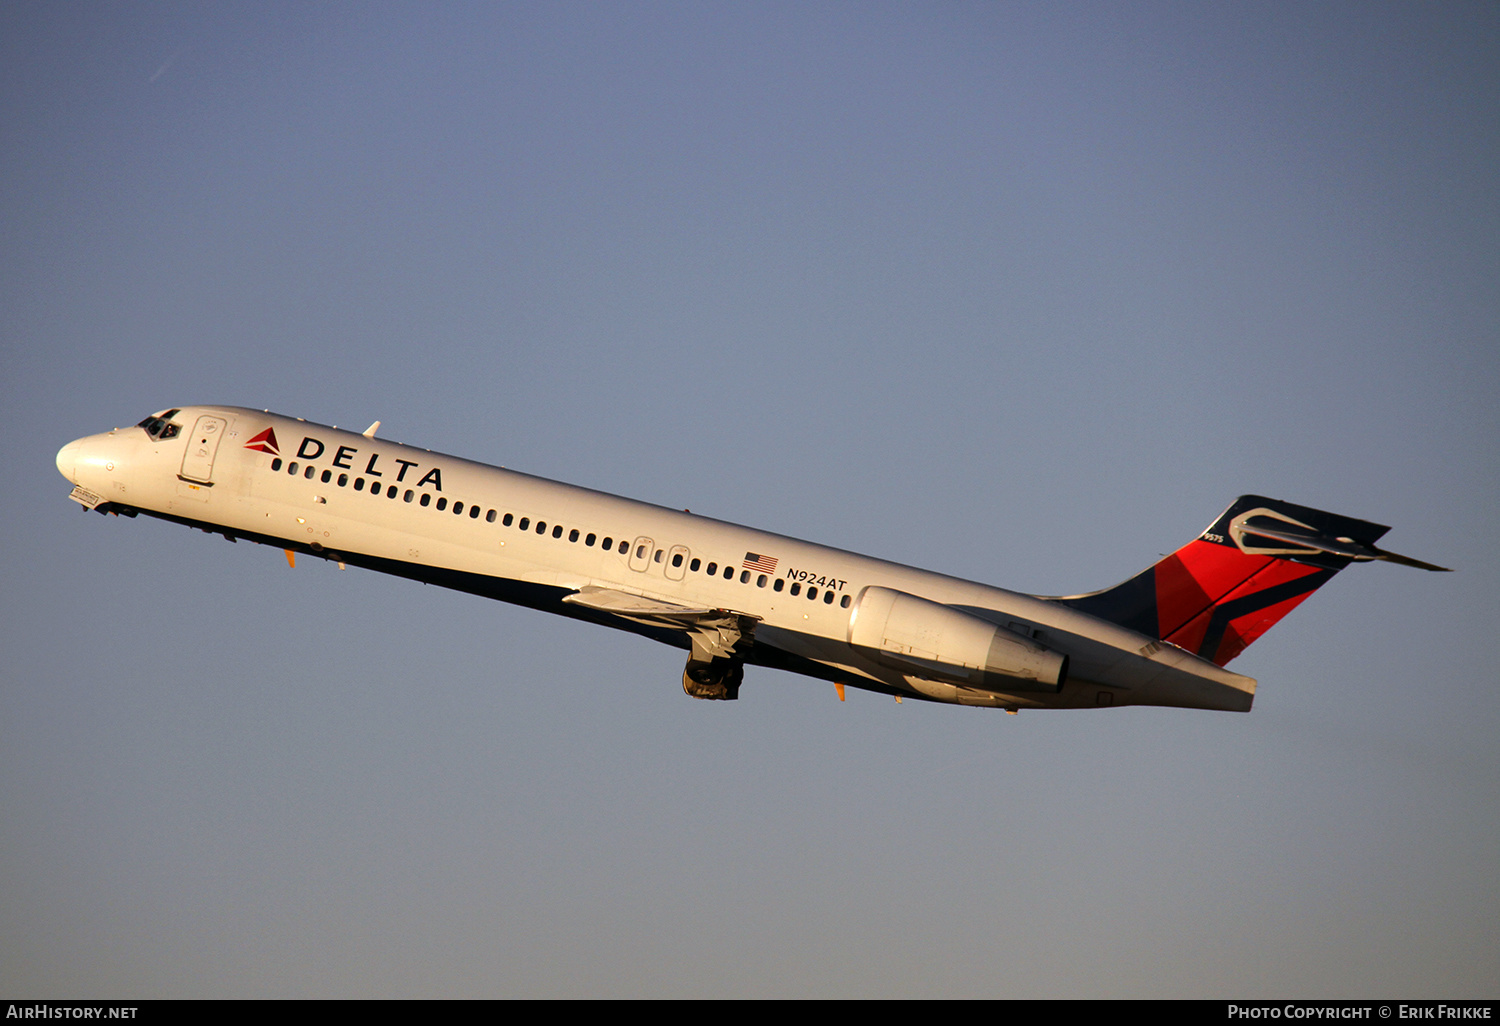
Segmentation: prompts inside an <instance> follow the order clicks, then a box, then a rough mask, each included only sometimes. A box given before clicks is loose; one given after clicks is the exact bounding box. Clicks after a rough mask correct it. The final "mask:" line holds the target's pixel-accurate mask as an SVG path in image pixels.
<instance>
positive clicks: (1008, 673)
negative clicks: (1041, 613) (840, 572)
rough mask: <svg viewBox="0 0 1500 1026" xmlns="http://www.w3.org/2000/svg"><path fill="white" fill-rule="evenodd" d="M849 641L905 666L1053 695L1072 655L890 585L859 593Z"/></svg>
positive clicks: (978, 684) (936, 676)
mask: <svg viewBox="0 0 1500 1026" xmlns="http://www.w3.org/2000/svg"><path fill="white" fill-rule="evenodd" d="M849 644H850V645H852V646H854V647H855V648H856V649H860V650H862V651H863V652H864V653H865V654H866V655H872V656H873V657H874V658H875V659H876V660H877V661H878V662H880V663H881V664H882V665H884V666H889V667H891V668H892V669H895V670H899V671H901V672H902V673H907V674H913V675H915V676H918V677H925V678H929V679H933V680H940V681H947V682H949V683H952V684H959V685H962V686H964V687H970V688H978V689H980V690H982V691H994V692H1001V693H1004V694H1014V693H1016V692H1021V691H1044V692H1047V693H1050V694H1056V693H1057V692H1059V691H1061V690H1062V685H1063V680H1064V678H1065V677H1066V676H1067V672H1068V657H1067V656H1065V655H1061V654H1059V653H1057V652H1053V651H1052V650H1051V649H1048V648H1047V647H1045V646H1043V645H1040V644H1038V643H1037V642H1036V641H1033V640H1032V639H1031V638H1028V637H1026V636H1024V635H1022V634H1018V633H1016V632H1015V631H1010V630H1006V629H1005V628H1004V627H1000V626H998V625H996V624H993V623H990V622H989V621H988V620H982V619H980V618H979V617H977V616H974V615H972V614H970V613H965V612H962V611H960V610H957V609H954V608H953V607H952V606H945V605H942V604H940V603H937V602H929V601H928V600H927V599H924V598H918V597H917V596H915V595H908V594H907V593H906V592H903V591H893V590H892V589H890V588H879V587H868V588H865V589H864V590H863V591H861V592H860V595H859V600H858V601H857V602H855V604H854V611H853V612H852V613H851V614H850V616H849Z"/></svg>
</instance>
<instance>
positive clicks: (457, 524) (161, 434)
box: [57, 406, 1443, 712]
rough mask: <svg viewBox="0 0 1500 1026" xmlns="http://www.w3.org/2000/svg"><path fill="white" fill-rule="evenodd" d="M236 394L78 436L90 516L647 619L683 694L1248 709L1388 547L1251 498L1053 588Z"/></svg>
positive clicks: (623, 623) (74, 445)
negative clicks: (792, 685) (1005, 584)
mask: <svg viewBox="0 0 1500 1026" xmlns="http://www.w3.org/2000/svg"><path fill="white" fill-rule="evenodd" d="M378 427H379V422H378V421H377V422H376V423H375V424H372V425H371V426H370V428H369V430H367V431H365V432H364V433H362V434H356V433H354V432H350V431H340V430H338V429H337V428H332V427H326V426H324V425H321V424H313V423H310V422H308V421H304V420H300V419H293V418H289V417H281V416H277V415H276V414H273V413H268V412H261V411H258V410H248V409H241V408H239V407H233V406H193V407H180V408H176V409H170V410H164V411H162V412H160V413H157V414H154V415H152V416H150V417H147V418H146V419H145V420H143V421H141V422H140V423H139V424H137V425H136V426H135V427H132V428H117V429H115V430H113V431H110V432H109V433H107V434H101V435H91V436H90V437H88V438H81V439H79V440H78V441H76V442H70V443H69V444H67V445H65V446H63V448H62V451H61V452H59V453H58V454H57V466H58V469H59V470H61V471H62V474H63V476H64V477H66V478H67V479H68V480H69V481H71V482H72V483H73V485H74V488H73V492H72V495H71V496H70V497H71V498H72V499H74V500H75V501H77V502H79V503H82V504H83V506H84V507H86V508H87V509H92V510H97V511H98V512H101V513H115V514H120V515H124V516H129V517H134V516H136V515H137V514H140V513H145V514H146V515H148V516H152V517H157V518H159V519H162V520H168V521H171V522H173V523H178V524H185V525H187V526H189V527H198V528H201V529H203V530H205V531H209V532H212V533H215V534H222V535H223V536H224V537H225V538H228V539H229V540H230V541H235V540H238V539H240V538H245V539H248V540H250V541H255V542H259V543H261V544H265V545H273V546H276V547H277V548H280V549H284V550H285V552H286V557H287V560H288V562H291V563H293V564H294V565H295V559H296V556H297V554H302V555H305V556H316V557H319V558H322V559H326V560H332V561H335V562H337V563H338V564H339V565H340V566H344V565H346V564H347V565H352V566H359V567H366V568H368V569H371V570H379V571H383V572H384V573H389V574H396V575H397V576H400V577H409V578H411V579H413V580H418V581H425V582H427V583H429V584H438V585H442V586H443V587H446V588H454V589H457V590H459V591H466V592H470V593H472V594H475V595H484V596H487V597H489V598H496V599H502V600H504V601H506V602H514V603H517V604H519V605H524V606H531V607H533V608H536V609H544V610H547V611H548V612H553V613H561V614H563V615H565V616H571V617H575V618H577V619H580V620H588V621H592V622H594V623H600V624H605V625H607V626H610V627H616V628H619V629H622V630H627V631H632V632H634V633H636V634H643V635H645V636H646V637H649V638H654V639H655V640H657V641H661V642H665V643H666V644H669V645H674V646H676V647H678V648H682V649H686V650H687V651H688V658H687V665H686V667H685V668H684V670H683V675H682V686H683V689H684V690H685V691H686V692H687V693H688V694H689V695H692V696H694V697H695V698H715V699H733V698H737V697H738V696H739V690H740V683H741V681H742V680H743V678H744V672H745V666H746V664H751V665H755V666H768V667H774V668H777V669H782V670H789V671H791V672H794V673H801V674H806V675H807V676H809V677H816V678H820V679H822V680H826V681H831V682H833V683H834V684H835V685H836V686H837V688H838V692H839V696H840V698H842V697H843V694H844V687H845V686H846V685H847V686H849V687H855V688H862V689H864V690H867V691H874V692H880V693H883V694H888V695H894V696H896V697H897V698H898V699H899V698H903V697H906V698H919V699H927V700H929V701H935V702H951V703H955V704H958V705H977V706H990V707H996V708H1003V709H1006V710H1008V711H1011V712H1015V711H1017V710H1019V709H1023V708H1050V709H1084V708H1087V709H1095V708H1105V707H1111V706H1124V705H1158V706H1179V707H1183V708H1192V709H1227V710H1235V711H1241V712H1243V711H1247V710H1249V708H1250V704H1251V702H1252V701H1253V699H1254V697H1255V681H1254V680H1252V679H1250V678H1249V677H1243V676H1241V675H1239V674H1237V673H1233V672H1231V671H1229V670H1226V669H1224V666H1225V665H1226V664H1227V663H1228V662H1229V661H1230V660H1231V659H1233V658H1234V657H1235V656H1237V655H1239V654H1240V652H1242V651H1243V650H1244V649H1245V647H1246V646H1247V645H1249V644H1250V643H1251V642H1252V641H1254V640H1255V639H1256V638H1258V637H1260V636H1261V635H1262V634H1263V633H1265V631H1266V630H1267V629H1269V628H1270V627H1271V626H1272V625H1273V624H1274V623H1276V621H1277V620H1279V619H1281V618H1282V617H1283V616H1285V615H1286V614H1287V613H1288V612H1290V611H1291V610H1292V609H1293V608H1294V607H1296V605H1297V604H1298V603H1300V602H1301V601H1302V600H1303V599H1305V598H1306V597H1307V596H1308V595H1310V594H1312V592H1313V591H1314V590H1316V589H1317V588H1318V587H1319V586H1320V585H1322V584H1323V583H1324V582H1326V581H1328V580H1329V579H1330V578H1332V577H1333V575H1334V574H1336V573H1338V571H1340V570H1342V569H1343V568H1344V567H1345V566H1348V565H1349V564H1350V563H1354V562H1366V561H1369V560H1386V561H1389V562H1394V563H1402V564H1405V565H1407V566H1415V567H1420V568H1422V569H1426V570H1442V569H1443V568H1442V567H1437V566H1432V565H1431V564H1428V563H1423V562H1420V561H1418V560H1414V559H1408V558H1407V557H1405V556H1398V555H1396V554H1395V553H1391V552H1385V551H1382V550H1381V549H1378V548H1376V547H1375V542H1376V541H1377V540H1379V539H1380V537H1381V536H1382V535H1384V534H1385V532H1386V531H1387V530H1388V528H1386V527H1382V526H1380V525H1379V524H1372V523H1368V522H1367V521H1364V520H1355V519H1353V518H1351V517H1345V516H1339V515H1337V514H1334V513H1325V512H1322V511H1321V510H1316V509H1309V508H1307V507H1304V506H1295V505H1292V504H1291V503H1287V502H1282V501H1280V500H1277V499H1267V498H1263V497H1261V496H1258V495H1245V496H1241V497H1240V498H1238V499H1236V500H1235V501H1234V502H1233V503H1232V504H1231V505H1230V507H1229V508H1228V509H1227V510H1225V511H1224V512H1223V513H1222V514H1221V515H1220V516H1219V517H1218V519H1217V520H1215V521H1214V522H1213V524H1212V525H1211V526H1210V527H1209V528H1208V530H1206V531H1204V532H1203V533H1202V534H1201V535H1199V536H1198V537H1197V538H1195V539H1193V540H1192V541H1190V542H1188V543H1187V544H1186V545H1184V546H1183V547H1182V548H1180V549H1178V550H1177V551H1176V552H1174V553H1172V554H1171V555H1170V556H1167V557H1166V558H1164V559H1162V560H1161V561H1160V562H1158V563H1156V564H1155V565H1154V566H1151V567H1148V568H1147V569H1146V570H1144V571H1142V572H1141V573H1140V574H1138V575H1136V576H1135V577H1133V578H1131V579H1130V580H1128V581H1126V582H1125V583H1123V584H1120V585H1118V586H1116V587H1114V588H1109V589H1106V590H1105V591H1099V592H1094V593H1093V594H1089V595H1075V596H1071V597H1064V598H1048V597H1042V596H1036V595H1024V594H1020V593H1017V592H1012V591H1002V590H1001V589H999V588H992V587H990V586H988V585H984V584H976V583H973V582H971V581H964V580H960V579H958V578H954V577H947V576H944V575H942V574H935V573H930V572H928V571H925V570H917V569H914V568H912V567H908V566H902V565H900V564H897V563H887V562H884V561H882V560H879V559H871V558H869V557H867V556H860V555H856V554H854V553H852V552H844V551H842V550H840V549H832V548H828V547H826V546H822V545H814V544H811V543H810V542H804V541H798V540H796V539H795V538H786V537H782V536H780V535H775V534H768V533H766V532H764V531H756V530H752V529H750V528H747V527H739V526H737V525H734V524H729V523H724V522H723V521H719V520H711V519H709V518H707V517H699V516H694V515H692V514H691V513H688V512H686V511H679V510H674V509H665V508H663V507H661V506H652V505H649V504H647V503H644V502H635V501H633V500H630V499H622V498H618V497H616V496H613V495H606V494H604V493H602V492H596V491H591V490H589V489H587V488H577V487H574V486H572V485H565V484H559V483H558V482H555V481H547V480H543V479H542V478H537V477H531V476H529V475H527V474H521V473H517V472H515V471H511V470H504V469H501V468H499V467H491V466H486V465H484V464H480V463H471V462H469V461H468V460H462V459H458V458H455V457H452V456H444V455H442V454H441V453H434V452H430V451H428V450H426V449H417V448H412V447H410V446H405V445H398V444H396V443H394V442H388V441H386V440H384V439H381V438H377V437H376V429H377V428H378Z"/></svg>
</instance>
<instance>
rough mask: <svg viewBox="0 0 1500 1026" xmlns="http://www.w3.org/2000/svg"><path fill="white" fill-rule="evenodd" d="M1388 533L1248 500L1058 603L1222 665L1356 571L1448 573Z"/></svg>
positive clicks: (1275, 502) (1280, 504)
mask: <svg viewBox="0 0 1500 1026" xmlns="http://www.w3.org/2000/svg"><path fill="white" fill-rule="evenodd" d="M1389 530H1390V528H1389V527H1385V526H1384V525H1381V524H1372V523H1370V522H1369V521H1367V520H1356V519H1354V518H1353V517H1346V516H1341V515H1339V514H1337V513H1328V512H1325V511H1323V510H1318V509H1311V508H1309V507H1307V506H1296V505H1293V504H1292V503H1289V502H1282V501H1281V500H1280V499H1268V498H1266V497H1264V496H1261V495H1242V496H1240V497H1239V498H1238V499H1236V500H1235V501H1234V504H1233V505H1231V506H1230V507H1229V508H1228V509H1227V510H1225V511H1224V513H1223V514H1222V515H1221V516H1220V517H1219V518H1218V519H1217V520H1215V521H1214V523H1213V526H1211V527H1210V528H1209V529H1208V530H1207V531H1204V532H1203V534H1201V535H1199V536H1198V537H1197V538H1195V539H1193V540H1192V541H1190V542H1188V543H1187V544H1186V545H1184V546H1183V547H1182V548H1180V549H1178V550H1177V551H1176V552H1174V553H1172V554H1171V555H1170V556H1167V557H1166V558H1165V559H1163V560H1161V561H1160V562H1159V563H1157V564H1156V565H1155V566H1152V567H1150V568H1148V569H1146V570H1143V571H1142V572H1141V573H1139V574H1137V575H1136V576H1134V577H1132V578H1131V579H1130V580H1128V581H1126V582H1125V583H1123V584H1120V585H1117V586H1115V587H1113V588H1109V589H1106V590H1104V591H1098V592H1094V593H1093V594H1091V595H1076V596H1072V597H1069V598H1063V599H1059V600H1058V601H1060V602H1061V603H1062V604H1063V605H1066V606H1071V607H1072V608H1074V609H1077V610H1079V611H1080V612H1084V613H1088V614H1090V615H1092V616H1097V617H1100V618H1102V619H1105V620H1109V621H1111V622H1113V623H1117V624H1120V625H1121V626H1123V627H1128V628H1129V629H1131V630H1133V631H1137V632H1139V633H1141V634H1144V635H1146V636H1147V637H1151V638H1157V639H1159V640H1162V641H1169V642H1171V643H1172V644H1174V645H1179V646H1181V647H1182V648H1185V649H1187V650H1188V651H1190V652H1195V653H1197V654H1198V655H1200V656H1202V657H1203V658H1205V659H1208V660H1211V661H1213V662H1215V663H1217V664H1218V665H1220V666H1224V665H1226V664H1227V663H1228V662H1229V661H1230V660H1231V659H1233V658H1234V657H1235V656H1237V655H1239V654H1240V653H1241V652H1243V651H1244V650H1245V649H1246V648H1247V647H1249V645H1250V643H1251V642H1253V641H1254V640H1255V639H1256V638H1258V637H1260V636H1261V635H1262V634H1264V633H1265V632H1266V631H1268V630H1270V629H1271V627H1272V626H1273V625H1274V624H1275V623H1276V622H1277V621H1278V620H1280V619H1281V618H1282V617H1283V616H1285V615H1286V614H1287V613H1290V612H1291V611H1292V610H1293V609H1295V608H1296V607H1297V605H1298V604H1299V603H1300V602H1301V601H1302V600H1303V599H1305V598H1307V596H1309V595H1311V594H1312V593H1313V592H1314V591H1316V590H1317V589H1318V588H1319V587H1321V586H1322V585H1323V584H1324V583H1325V582H1327V581H1329V580H1331V579H1332V578H1333V575H1334V574H1336V573H1338V572H1339V571H1340V570H1342V569H1343V568H1344V567H1346V566H1348V565H1349V564H1350V563H1356V562H1358V563H1363V562H1368V561H1371V560H1377V559H1378V560H1385V561H1386V562H1390V563H1400V564H1402V565H1403V566H1413V567H1417V568H1419V569H1422V570H1446V569H1447V568H1446V567H1441V566H1434V565H1433V564H1431V563H1424V562H1422V561H1421V560H1417V559H1411V558H1410V557H1407V556H1401V555H1397V554H1396V553H1394V552H1386V551H1384V550H1382V549H1379V548H1376V547H1375V542H1376V541H1378V540H1379V539H1380V537H1381V536H1382V535H1384V534H1385V533H1386V532H1387V531H1389Z"/></svg>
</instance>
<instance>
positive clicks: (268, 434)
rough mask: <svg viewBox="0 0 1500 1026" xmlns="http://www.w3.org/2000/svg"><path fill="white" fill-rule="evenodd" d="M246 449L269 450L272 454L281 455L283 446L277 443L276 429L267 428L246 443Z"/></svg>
mask: <svg viewBox="0 0 1500 1026" xmlns="http://www.w3.org/2000/svg"><path fill="white" fill-rule="evenodd" d="M245 448H246V449H254V450H255V451H256V452H268V453H270V454H271V455H272V456H280V455H281V447H280V446H278V445H277V444H276V429H275V428H266V429H265V430H264V431H262V432H261V433H260V434H258V435H256V436H255V437H254V438H252V439H250V441H248V442H246V443H245Z"/></svg>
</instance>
